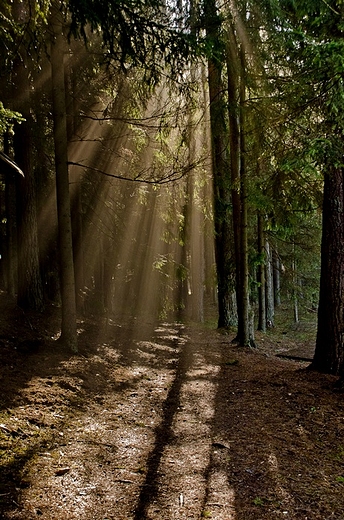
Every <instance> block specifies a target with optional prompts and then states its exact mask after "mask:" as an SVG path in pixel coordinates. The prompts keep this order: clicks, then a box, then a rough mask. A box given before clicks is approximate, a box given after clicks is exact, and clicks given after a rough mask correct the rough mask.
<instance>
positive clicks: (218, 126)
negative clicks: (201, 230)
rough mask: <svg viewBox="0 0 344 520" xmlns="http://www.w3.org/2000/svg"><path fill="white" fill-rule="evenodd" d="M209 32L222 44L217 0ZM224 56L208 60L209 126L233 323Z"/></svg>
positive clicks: (210, 4) (218, 237)
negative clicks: (223, 79) (223, 83)
mask: <svg viewBox="0 0 344 520" xmlns="http://www.w3.org/2000/svg"><path fill="white" fill-rule="evenodd" d="M205 7H206V17H205V18H206V22H207V28H206V30H207V35H208V37H209V38H210V39H212V40H213V43H214V48H215V49H217V48H219V47H220V46H219V28H220V24H221V21H220V18H219V16H218V13H217V9H216V4H215V2H214V0H208V1H207V2H206V6H205ZM221 72H222V60H221V59H220V58H219V56H215V55H213V56H211V58H209V60H208V84H209V98H210V127H211V143H212V162H213V186H214V227H215V258H216V269H217V286H218V310H219V318H218V327H219V328H220V327H229V326H230V325H231V293H232V288H231V283H230V282H231V272H232V262H231V242H232V241H231V236H232V233H231V215H230V200H231V191H230V178H229V164H228V159H227V153H228V150H227V145H226V134H227V129H226V121H225V113H226V106H225V101H224V94H223V87H222V79H221Z"/></svg>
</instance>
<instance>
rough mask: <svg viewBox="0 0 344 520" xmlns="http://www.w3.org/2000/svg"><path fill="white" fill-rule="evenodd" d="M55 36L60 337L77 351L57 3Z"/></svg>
mask: <svg viewBox="0 0 344 520" xmlns="http://www.w3.org/2000/svg"><path fill="white" fill-rule="evenodd" d="M52 27H53V35H54V38H53V40H52V45H51V71H52V98H53V120H54V129H53V132H54V145H55V168H56V196H57V214H58V227H59V253H60V287H61V303H62V323H61V341H62V342H63V343H65V344H66V345H67V346H68V347H69V348H70V349H71V350H72V351H73V352H76V351H77V331H76V302H75V280H74V263H73V241H72V225H71V208H70V194H69V174H68V154H67V123H66V98H65V82H64V63H63V57H64V52H65V46H64V43H65V41H64V37H63V32H62V31H63V23H62V15H61V13H60V11H59V8H58V4H57V3H54V4H53V6H52Z"/></svg>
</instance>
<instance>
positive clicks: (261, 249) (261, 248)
mask: <svg viewBox="0 0 344 520" xmlns="http://www.w3.org/2000/svg"><path fill="white" fill-rule="evenodd" d="M263 222H264V221H263V217H262V215H261V213H260V212H259V213H258V253H259V256H260V261H259V266H258V284H259V285H258V302H259V303H258V307H259V311H258V330H261V331H262V332H265V331H266V295H265V288H266V286H265V263H266V252H265V233H264V225H263Z"/></svg>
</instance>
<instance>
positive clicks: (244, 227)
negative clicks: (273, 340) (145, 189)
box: [238, 46, 254, 346]
mask: <svg viewBox="0 0 344 520" xmlns="http://www.w3.org/2000/svg"><path fill="white" fill-rule="evenodd" d="M240 58H241V60H240V61H241V77H240V207H241V218H240V246H241V253H240V257H241V265H240V269H241V275H240V281H241V287H240V290H241V309H238V316H239V315H240V313H241V314H242V316H241V319H240V320H238V321H239V322H241V323H242V329H241V331H240V334H238V336H239V342H240V343H241V344H242V345H245V346H246V345H250V344H253V342H254V338H253V330H252V326H251V325H252V319H251V316H250V315H251V309H250V291H249V267H248V218H247V202H248V201H247V198H248V190H247V170H246V125H245V104H246V81H245V69H246V67H245V55H244V49H243V46H241V49H240ZM238 332H239V331H238Z"/></svg>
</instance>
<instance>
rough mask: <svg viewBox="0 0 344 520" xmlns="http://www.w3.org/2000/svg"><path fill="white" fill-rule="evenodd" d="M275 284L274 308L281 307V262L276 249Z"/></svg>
mask: <svg viewBox="0 0 344 520" xmlns="http://www.w3.org/2000/svg"><path fill="white" fill-rule="evenodd" d="M272 265H273V284H274V306H275V307H279V306H280V305H281V262H280V259H279V256H278V253H277V251H275V249H274V250H273V252H272Z"/></svg>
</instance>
